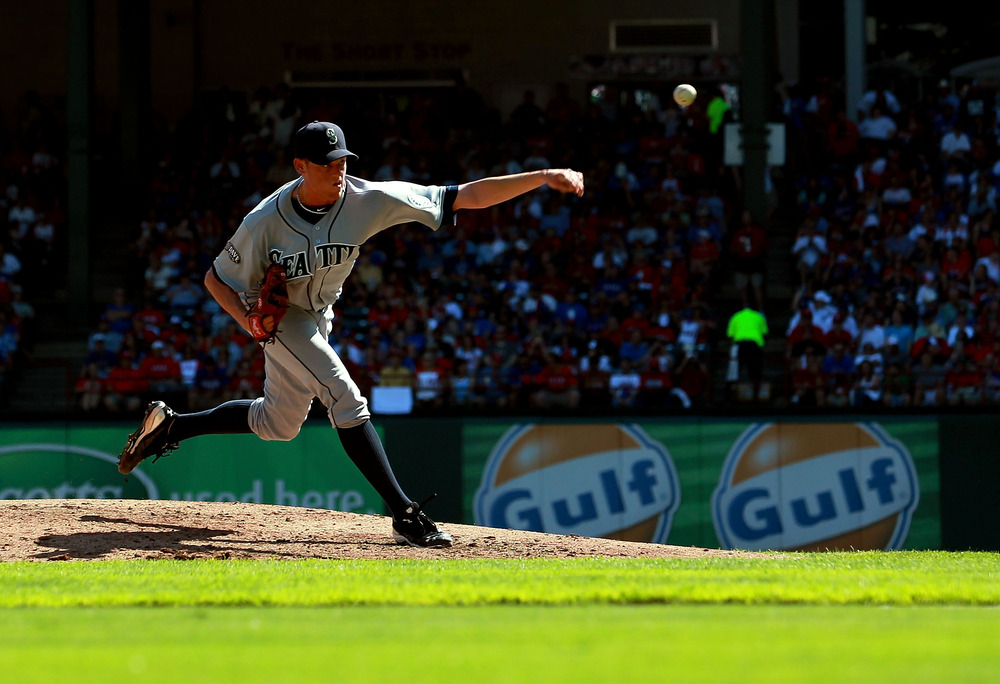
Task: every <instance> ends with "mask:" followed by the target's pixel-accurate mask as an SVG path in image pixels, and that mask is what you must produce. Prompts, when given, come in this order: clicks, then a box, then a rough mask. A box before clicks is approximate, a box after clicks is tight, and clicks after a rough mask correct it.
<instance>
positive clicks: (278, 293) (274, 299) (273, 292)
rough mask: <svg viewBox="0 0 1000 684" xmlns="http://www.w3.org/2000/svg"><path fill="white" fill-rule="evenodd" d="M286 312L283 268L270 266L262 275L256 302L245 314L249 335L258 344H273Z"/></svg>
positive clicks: (286, 303) (274, 265)
mask: <svg viewBox="0 0 1000 684" xmlns="http://www.w3.org/2000/svg"><path fill="white" fill-rule="evenodd" d="M286 311H288V285H287V284H286V282H285V267H284V266H282V265H281V264H271V266H270V267H269V268H268V269H267V273H265V274H264V284H263V285H262V286H261V288H260V293H259V294H258V295H257V301H256V302H255V303H254V304H253V306H251V307H250V311H248V312H247V320H248V322H249V324H250V334H251V335H253V338H254V339H255V340H257V341H258V342H261V343H263V344H267V343H268V342H274V337H275V335H277V334H278V333H279V332H280V331H279V330H278V325H279V324H280V323H281V319H282V318H284V317H285V312H286Z"/></svg>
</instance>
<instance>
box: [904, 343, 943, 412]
mask: <svg viewBox="0 0 1000 684" xmlns="http://www.w3.org/2000/svg"><path fill="white" fill-rule="evenodd" d="M945 373H946V371H945V367H944V365H943V364H942V363H939V362H937V361H936V360H935V357H934V354H933V352H932V351H931V350H930V349H925V350H924V351H922V352H921V353H920V355H919V361H918V362H917V363H916V364H915V365H914V366H913V371H912V373H911V377H912V378H913V405H914V406H943V405H944V402H945V392H946V385H945Z"/></svg>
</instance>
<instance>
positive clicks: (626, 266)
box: [0, 79, 1000, 412]
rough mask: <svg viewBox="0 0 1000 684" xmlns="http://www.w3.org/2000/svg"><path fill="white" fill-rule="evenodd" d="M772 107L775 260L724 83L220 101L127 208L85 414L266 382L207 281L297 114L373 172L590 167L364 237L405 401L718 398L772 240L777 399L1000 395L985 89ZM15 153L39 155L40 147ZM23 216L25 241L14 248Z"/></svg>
mask: <svg viewBox="0 0 1000 684" xmlns="http://www.w3.org/2000/svg"><path fill="white" fill-rule="evenodd" d="M667 99H668V98H666V97H665V98H664V100H667ZM848 106H850V107H851V108H852V109H853V110H854V111H855V112H856V114H857V118H858V123H854V122H853V121H852V119H851V117H849V116H847V112H848V109H847V107H848ZM776 107H777V108H778V109H780V110H781V114H782V115H783V117H784V121H785V123H786V126H787V132H788V149H789V162H788V165H787V168H786V170H785V172H786V175H789V174H791V177H792V178H793V183H794V192H793V195H794V196H793V197H791V198H790V201H789V202H788V203H787V205H788V207H789V211H788V214H787V215H788V217H789V219H790V220H791V221H794V224H795V225H794V232H795V235H794V239H793V242H792V245H793V246H792V249H791V251H790V253H787V254H774V253H772V254H770V255H769V254H768V250H767V244H768V235H767V234H766V233H765V232H764V231H762V230H761V229H760V226H759V225H757V221H758V220H760V218H761V217H758V218H757V219H755V217H752V216H750V215H749V213H747V212H743V211H742V210H741V209H740V205H741V202H740V199H739V187H738V183H737V179H736V177H735V176H734V175H733V174H732V173H731V169H729V168H728V167H724V166H722V164H721V128H720V127H721V124H722V123H723V122H724V121H725V120H727V118H728V117H731V115H732V114H731V112H729V111H728V106H727V105H726V101H725V99H724V98H723V93H722V92H721V91H715V92H711V93H705V94H704V95H703V96H702V97H700V98H699V100H698V101H697V102H696V103H695V105H693V106H691V107H688V108H685V109H681V108H679V107H677V106H676V105H674V104H673V103H671V102H669V101H658V100H657V99H656V97H653V98H650V99H643V101H642V103H641V104H640V103H639V102H638V101H637V100H636V99H635V98H633V97H631V96H628V94H624V95H623V93H618V92H615V91H614V90H613V89H610V88H609V89H608V92H604V93H602V94H601V96H596V97H592V98H591V99H589V100H588V101H586V102H578V101H576V100H575V99H574V98H573V97H572V96H571V95H570V93H569V91H568V89H567V88H566V86H565V85H564V84H559V85H558V86H556V87H555V88H554V89H553V95H552V97H551V98H550V99H548V100H547V101H545V102H536V98H535V96H534V94H533V93H531V92H526V93H525V94H524V101H523V102H522V103H521V104H520V105H519V106H518V107H517V108H516V109H514V111H513V112H512V113H511V114H510V115H509V116H508V117H506V118H503V117H501V116H500V115H499V114H498V112H497V111H496V110H495V109H493V108H491V107H490V106H488V104H487V103H486V102H485V101H484V100H483V98H482V97H480V96H479V95H478V94H477V93H476V92H475V91H474V90H472V89H471V88H467V87H459V88H456V89H453V90H448V91H444V90H442V91H425V92H417V93H411V94H409V95H407V96H399V97H382V98H361V99H359V100H357V101H354V102H350V103H345V102H339V101H335V100H332V99H329V98H327V97H324V96H323V95H322V94H316V93H312V92H309V91H302V92H298V91H293V90H291V89H289V88H288V87H287V86H285V85H284V84H278V85H277V86H275V87H262V88H260V89H259V90H257V91H256V92H254V93H249V94H242V93H235V92H230V91H225V90H224V91H220V92H218V93H213V94H212V95H211V97H206V99H205V100H204V101H203V102H201V103H199V106H198V107H196V108H195V109H193V110H192V112H191V113H190V114H189V116H187V117H186V118H185V119H184V120H182V121H181V122H180V123H179V124H178V125H177V127H176V130H173V131H170V132H169V134H164V135H160V136H156V139H157V140H159V141H161V144H162V147H161V148H160V149H158V150H156V151H155V158H156V164H155V167H154V168H153V169H151V171H150V177H149V197H148V202H147V203H146V206H147V207H148V210H147V211H146V213H145V215H144V216H142V217H136V228H135V234H134V241H133V243H132V245H131V250H132V256H133V257H134V258H132V259H130V260H129V262H128V263H129V264H130V265H131V266H126V267H124V268H126V269H127V270H125V271H123V273H122V285H121V287H120V288H118V289H117V290H116V291H115V293H114V296H113V297H112V299H111V301H108V302H106V306H105V308H104V311H103V313H102V314H101V315H100V317H99V320H95V329H94V332H93V334H92V335H91V336H90V339H89V341H88V356H87V359H86V360H85V362H84V363H83V365H82V368H81V371H80V378H79V381H78V383H77V386H76V393H77V399H78V406H79V408H80V409H81V410H83V411H85V412H114V411H123V410H125V411H130V412H135V411H136V410H137V409H138V408H139V407H140V406H141V405H142V403H143V402H145V401H146V400H147V399H148V398H149V397H150V396H152V395H157V396H162V395H164V394H169V395H172V396H171V397H168V398H169V399H170V400H171V401H172V402H174V403H176V404H177V405H178V407H179V408H182V407H185V406H186V408H187V409H188V410H197V409H199V408H206V407H209V406H213V405H215V404H217V403H219V402H220V401H222V400H225V399H229V398H243V397H255V396H258V394H259V393H260V392H261V382H262V377H263V376H262V368H261V364H262V362H263V361H262V360H263V357H262V355H261V354H260V353H259V352H258V349H257V348H256V346H255V345H253V344H252V343H251V341H250V338H249V337H248V336H247V335H246V334H245V333H244V332H243V331H242V330H240V329H239V328H238V327H237V326H236V324H235V323H233V322H232V321H231V320H230V319H229V317H228V316H227V315H226V314H225V313H224V312H223V311H221V309H219V307H218V306H217V305H216V304H215V303H214V301H212V299H211V297H208V296H207V293H206V292H205V291H204V289H203V287H202V285H201V280H202V277H203V275H204V273H205V271H206V270H207V269H208V268H209V266H210V264H211V261H212V259H213V258H214V257H215V256H216V255H217V254H218V253H219V252H220V251H221V250H222V248H223V247H224V245H225V242H226V238H227V236H228V235H229V234H231V233H232V232H233V230H234V229H235V228H236V226H237V225H238V224H239V222H240V220H241V219H242V217H243V216H244V215H245V214H246V213H247V212H248V211H249V210H250V209H252V208H253V206H255V205H256V204H257V203H258V202H259V201H260V200H261V199H262V198H263V197H266V196H267V194H269V193H270V192H271V191H272V190H273V189H274V188H276V187H278V186H280V185H281V184H283V183H285V182H287V181H288V180H291V179H293V178H294V177H295V172H294V170H293V169H292V166H291V160H290V159H289V158H288V154H287V150H288V147H289V144H290V141H291V135H292V133H293V132H294V130H295V129H296V128H297V127H298V126H300V125H302V124H303V123H305V122H308V121H312V120H332V121H337V122H338V123H340V124H341V125H342V126H343V128H344V130H345V132H346V135H347V137H348V138H349V139H350V144H351V149H352V150H354V151H356V152H357V153H358V154H359V155H360V159H359V160H358V161H357V162H355V163H353V164H352V167H351V168H350V169H349V172H350V173H352V174H354V175H358V176H362V177H366V178H371V179H379V180H391V179H397V180H412V181H415V182H419V183H427V184H449V183H461V182H465V181H469V180H474V179H476V178H481V177H483V176H485V175H492V174H499V173H512V172H517V171H519V170H522V169H532V168H543V167H547V166H570V167H573V168H578V169H581V170H583V171H584V172H585V174H586V177H587V192H586V193H585V195H584V197H582V198H567V197H564V196H560V195H557V194H555V193H548V192H547V191H546V190H545V189H544V188H543V189H540V190H538V191H535V192H533V193H531V194H529V195H527V196H524V197H522V198H519V199H518V200H515V201H512V202H509V203H506V204H504V205H501V206H498V207H494V208H493V209H491V210H489V211H484V212H469V213H460V215H459V217H458V224H457V226H455V227H454V228H450V229H446V230H440V231H431V230H429V229H427V228H426V227H423V226H417V225H404V226H400V227H397V228H394V229H391V230H388V231H385V232H383V233H381V234H380V235H378V236H376V237H375V238H373V239H372V240H371V241H369V243H367V245H366V246H365V249H364V250H363V251H362V253H361V255H360V257H359V261H358V264H357V266H356V268H355V271H354V275H353V276H352V278H351V280H350V281H349V282H348V287H347V288H346V289H345V292H344V295H343V297H342V298H341V300H340V302H339V303H338V305H337V318H336V321H335V332H334V335H336V337H337V339H336V342H337V344H336V347H337V349H338V351H339V352H340V354H341V356H342V357H343V358H344V360H345V361H346V362H347V363H348V365H349V366H351V370H352V375H353V376H354V377H356V378H358V379H359V380H360V382H361V384H362V389H363V391H364V392H365V393H366V395H368V396H371V392H372V389H373V388H375V387H400V386H403V387H410V388H412V396H413V400H414V410H416V411H422V410H435V411H440V410H442V409H450V410H459V411H466V410H471V411H493V410H525V409H528V408H535V409H538V408H541V409H547V408H552V409H573V410H584V409H594V410H601V411H606V410H616V409H628V410H636V409H654V410H658V409H673V408H675V407H689V406H699V405H707V404H708V403H709V402H717V401H719V400H720V398H722V397H723V396H724V395H725V389H724V388H720V387H718V386H717V385H718V384H719V383H717V382H713V378H714V373H713V368H712V362H713V360H714V357H715V356H716V354H715V352H714V350H715V348H716V341H717V340H719V339H721V338H722V337H724V332H725V331H724V327H725V326H724V324H723V322H724V320H725V318H724V317H725V316H726V315H728V313H730V312H727V311H722V310H720V302H723V301H724V300H723V299H722V298H721V297H720V292H721V290H722V286H723V284H724V283H728V282H729V280H728V279H729V278H733V280H734V282H735V284H736V286H737V290H738V291H739V292H740V293H741V294H742V297H743V303H750V304H752V305H754V306H763V304H764V303H765V300H764V290H765V289H766V284H765V282H764V281H765V278H764V274H766V272H767V264H768V259H771V260H772V263H773V260H774V259H787V260H788V262H789V265H790V266H791V267H792V269H793V273H794V274H795V275H794V277H795V278H796V281H797V283H796V285H797V289H796V292H795V294H794V297H793V298H792V299H791V301H789V302H787V304H786V305H787V312H779V311H770V312H767V313H768V314H769V318H770V319H771V320H772V321H775V322H777V321H780V322H781V326H780V327H781V329H780V330H779V329H777V328H776V327H774V326H773V327H772V332H771V334H772V336H774V335H778V336H780V335H782V334H784V336H785V337H786V344H785V355H784V369H783V370H784V373H785V378H786V382H785V392H784V397H783V398H784V399H785V400H786V401H787V402H788V403H790V404H792V405H797V406H822V407H834V408H836V407H849V406H856V407H863V408H865V409H871V408H873V407H916V406H946V405H955V404H959V405H973V404H983V403H988V404H995V403H997V402H998V401H1000V366H998V360H1000V334H998V332H997V330H998V326H1000V323H998V320H1000V317H998V313H1000V299H998V297H997V294H998V281H1000V226H998V224H997V220H996V214H997V207H996V191H997V188H998V187H1000V145H998V136H1000V131H998V125H1000V124H998V118H997V116H996V110H997V106H996V103H995V102H994V100H993V94H992V92H987V91H985V90H982V89H979V88H977V87H976V86H975V85H969V86H965V87H963V88H962V89H960V90H959V91H958V92H955V90H954V89H953V88H952V84H951V83H947V82H943V83H942V84H941V88H940V90H939V91H938V92H933V93H927V94H926V95H925V96H924V97H922V98H921V99H919V100H913V101H909V100H908V99H907V98H906V97H900V96H897V95H896V94H895V93H893V92H892V91H891V90H889V89H887V88H885V87H884V86H883V85H881V84H873V87H872V89H871V90H870V91H869V92H867V93H866V94H865V96H864V98H863V99H862V100H861V101H860V102H857V103H845V102H844V100H843V96H842V94H841V93H840V92H839V91H838V89H837V86H836V84H834V83H833V82H831V81H825V80H822V79H821V80H819V81H817V82H816V83H815V84H812V85H811V86H809V87H806V86H798V87H791V88H787V89H783V90H781V91H780V93H778V94H777V95H776ZM22 140H30V138H22ZM30 147H31V148H32V152H33V153H34V152H36V151H38V150H40V149H41V151H42V152H43V158H44V147H43V146H42V145H40V141H37V140H35V141H32V142H31V144H30ZM18 154H19V151H18V148H17V147H16V146H15V147H14V148H12V150H8V153H7V154H6V155H5V157H4V159H5V162H4V165H3V168H4V174H5V175H4V180H5V186H6V187H7V193H6V194H7V197H6V200H5V201H6V202H7V205H6V207H5V209H6V212H7V215H8V225H9V226H10V228H11V230H10V231H8V232H9V233H10V237H9V238H6V237H5V240H4V243H5V244H4V248H5V249H6V253H7V254H14V255H15V257H16V258H20V259H22V260H24V259H29V260H34V259H38V258H40V255H42V256H44V254H45V250H44V249H43V247H44V245H43V244H42V243H43V242H44V239H43V238H44V236H45V235H46V234H49V232H50V231H49V229H48V228H45V229H44V230H42V231H41V233H40V235H41V236H42V237H38V235H37V234H36V232H35V231H33V229H32V228H31V227H30V224H29V226H28V227H27V228H26V229H24V230H27V233H22V232H21V231H22V229H21V228H20V227H18V230H17V231H15V230H14V221H13V219H12V218H11V215H12V213H11V212H13V210H14V209H17V208H18V207H21V206H24V205H31V204H34V206H35V208H36V210H37V208H38V207H39V206H44V207H45V208H46V210H47V211H46V212H45V213H46V214H52V215H55V216H58V215H59V204H58V196H54V197H53V196H44V197H43V196H40V195H33V194H32V193H31V192H26V191H24V188H28V187H33V186H31V184H30V183H29V182H28V180H26V179H25V178H23V177H17V178H19V180H18V182H14V183H12V182H11V178H12V177H13V176H12V175H11V173H10V170H9V164H8V163H7V161H6V160H7V158H8V157H10V156H14V157H17V156H18ZM34 173H37V171H35V172H34ZM12 186H14V187H15V188H16V189H15V190H14V191H13V194H11V192H12V191H11V189H10V188H11V187H12ZM38 187H40V188H41V187H46V188H50V187H58V184H56V185H52V186H50V185H44V186H43V185H42V184H39V185H38ZM50 192H51V191H50ZM18 195H21V197H20V198H19V197H18ZM21 200H23V201H21ZM49 220H50V221H52V222H53V223H54V224H57V221H56V220H55V219H54V218H52V216H50V217H49ZM36 223H38V222H37V221H36ZM18 225H19V226H20V224H18ZM54 233H55V235H56V236H57V240H56V243H57V244H58V235H59V230H58V229H57V230H56V231H54ZM26 234H30V235H35V237H34V238H31V239H30V240H29V242H30V244H31V246H30V247H27V246H26V245H27V244H28V243H23V242H20V241H19V240H18V239H15V237H16V235H20V237H21V239H23V238H24V235H26ZM50 258H58V257H50ZM4 263H6V261H5V262H4ZM29 270H30V269H29ZM4 278H6V279H7V280H8V281H11V280H12V279H11V278H10V277H8V276H6V275H5V276H4ZM16 296H19V293H18V295H16ZM14 298H15V296H14V295H13V294H12V296H11V297H10V299H14ZM0 301H2V293H0ZM771 305H772V307H773V302H772V303H771ZM732 308H734V309H737V308H739V305H738V304H736V303H734V304H733V307H732ZM0 315H3V312H2V311H0ZM7 316H8V321H9V320H10V318H11V316H10V313H9V312H8V313H7ZM786 317H787V318H786ZM786 320H787V321H788V325H787V328H786V327H785V325H784V324H785V321H786ZM8 327H9V322H8ZM0 352H2V350H0Z"/></svg>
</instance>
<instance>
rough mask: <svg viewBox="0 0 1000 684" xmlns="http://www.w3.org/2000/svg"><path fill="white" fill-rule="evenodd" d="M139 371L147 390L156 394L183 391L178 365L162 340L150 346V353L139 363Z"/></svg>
mask: <svg viewBox="0 0 1000 684" xmlns="http://www.w3.org/2000/svg"><path fill="white" fill-rule="evenodd" d="M139 370H140V372H141V373H142V377H143V378H144V379H145V380H146V382H147V383H148V384H149V388H150V389H151V390H152V391H153V392H155V393H157V394H169V393H171V392H178V391H181V390H183V389H184V385H183V383H182V382H181V368H180V365H179V364H178V363H177V361H176V360H175V359H174V358H173V356H172V355H171V352H170V350H167V348H166V345H165V344H164V343H163V341H162V340H155V341H154V342H153V343H152V344H151V345H150V352H149V354H148V355H146V357H145V358H143V359H142V361H141V362H140V363H139Z"/></svg>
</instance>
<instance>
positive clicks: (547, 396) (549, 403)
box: [529, 352, 580, 409]
mask: <svg viewBox="0 0 1000 684" xmlns="http://www.w3.org/2000/svg"><path fill="white" fill-rule="evenodd" d="M534 384H535V387H536V389H535V391H534V392H532V393H531V394H530V397H529V400H530V402H531V406H533V407H535V408H538V409H575V408H576V407H577V406H579V405H580V389H579V379H578V378H577V376H576V369H575V368H573V366H572V365H570V364H569V362H568V360H567V359H565V358H563V357H562V356H559V355H555V354H549V353H548V352H546V353H545V362H544V365H543V366H542V369H541V371H540V372H539V373H538V374H537V375H536V376H535V380H534Z"/></svg>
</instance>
